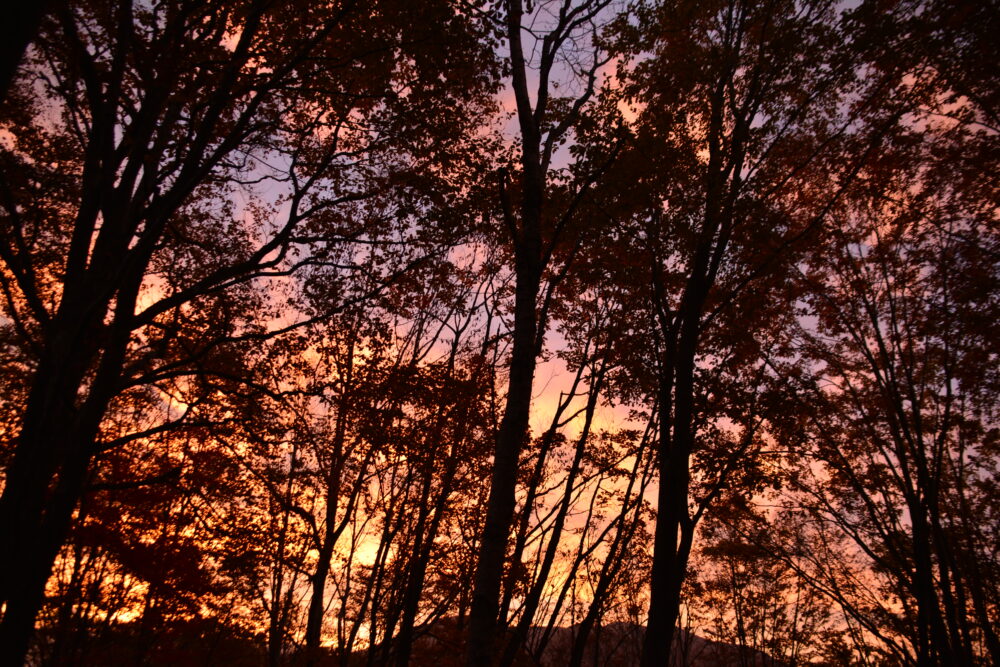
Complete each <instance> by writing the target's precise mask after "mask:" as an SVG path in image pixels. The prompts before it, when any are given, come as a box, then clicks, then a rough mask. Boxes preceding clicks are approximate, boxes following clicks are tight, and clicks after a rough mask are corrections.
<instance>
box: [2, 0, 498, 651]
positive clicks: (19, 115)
mask: <svg viewBox="0 0 1000 667" xmlns="http://www.w3.org/2000/svg"><path fill="white" fill-rule="evenodd" d="M290 8H292V9H294V11H287V10H288V9H290ZM409 11H410V9H408V8H407V7H405V6H395V5H392V4H391V3H386V4H385V5H384V6H381V9H380V11H379V12H377V13H364V12H359V11H358V10H357V8H356V7H355V6H354V5H353V4H351V3H348V4H345V5H342V6H308V7H306V6H304V5H299V4H295V3H290V4H286V3H275V2H270V1H268V0H258V1H255V2H247V3H228V4H213V5H212V6H210V7H209V6H205V7H201V6H193V5H189V4H184V3H166V4H159V5H155V6H152V7H146V6H141V7H133V5H132V3H130V2H122V3H113V2H109V3H98V4H94V3H85V4H83V5H68V6H65V7H63V8H62V9H61V10H60V11H59V12H58V13H57V15H56V16H54V17H50V18H49V19H48V20H47V21H46V22H45V24H44V27H43V30H42V34H41V36H40V37H39V38H38V40H37V41H36V43H35V44H36V46H35V51H34V53H36V55H35V56H34V58H33V60H32V63H31V66H30V67H25V68H22V70H21V79H20V81H19V83H18V85H16V87H15V88H14V89H13V90H12V91H11V94H10V95H9V98H8V100H7V103H6V106H5V111H4V115H5V119H6V121H5V122H6V132H7V133H8V135H9V136H10V142H9V143H8V145H6V146H5V149H4V156H3V159H4V166H3V169H4V187H3V206H4V220H3V236H4V243H3V249H2V252H3V254H2V258H3V262H4V269H3V287H4V295H5V299H6V303H5V313H6V315H7V317H8V318H9V321H10V329H11V330H12V331H13V332H14V334H15V335H16V337H17V340H18V345H19V346H20V349H21V351H22V353H23V355H24V358H25V359H26V360H28V361H26V364H28V365H30V367H31V371H30V373H31V379H30V381H29V382H28V388H27V394H26V395H25V396H24V398H23V403H21V404H20V405H19V406H18V407H17V410H18V413H19V420H18V421H19V423H18V425H17V427H16V428H17V432H16V440H15V441H14V442H13V443H12V445H11V446H12V454H11V455H10V459H9V463H8V464H7V466H6V469H5V476H4V489H3V496H2V499H0V534H2V535H3V536H4V542H5V543H6V544H8V545H10V548H8V549H6V550H5V552H4V562H3V574H2V579H0V584H2V585H0V596H2V600H3V601H4V603H5V612H4V617H3V622H2V626H0V637H2V647H3V648H2V651H3V656H4V660H8V661H12V662H17V661H19V660H20V658H21V656H23V655H24V652H25V650H26V647H27V642H28V637H29V636H30V633H31V629H32V625H33V623H34V618H35V614H36V612H37V610H38V608H39V605H40V604H41V599H42V594H43V590H44V586H45V581H46V579H47V578H48V575H49V572H50V569H51V566H52V562H53V559H54V558H55V557H56V554H57V553H58V550H59V548H60V546H61V544H62V543H63V542H64V540H65V537H66V535H67V532H68V530H69V526H70V524H71V522H72V517H73V513H74V509H75V508H76V506H77V503H78V500H79V498H80V495H81V493H82V490H83V488H84V485H85V484H86V481H87V479H88V477H89V476H90V475H91V474H92V473H93V471H94V468H93V464H94V457H95V454H96V452H97V451H99V450H100V449H102V448H106V447H108V446H110V445H112V444H114V443H110V442H106V441H102V427H103V422H104V418H105V416H106V414H107V412H108V408H109V405H110V404H111V403H112V402H113V401H114V400H116V397H117V396H119V395H121V393H122V392H123V391H128V390H135V391H139V388H141V387H147V388H148V387H151V386H152V385H154V384H155V382H156V381H158V380H163V379H164V378H167V377H175V378H177V377H185V376H187V377H190V376H191V375H196V374H197V373H198V371H197V366H198V362H199V360H200V359H201V358H202V357H203V356H204V355H205V354H206V353H209V352H217V351H218V350H220V349H227V346H229V345H230V343H231V342H235V341H239V340H245V339H247V338H255V337H260V336H270V335H274V334H275V333H276V331H275V330H274V329H273V328H272V329H268V328H267V326H264V325H263V323H261V322H260V321H256V320H254V319H253V318H252V317H243V318H241V317H239V316H236V315H235V314H234V313H231V312H230V313H226V312H225V311H222V312H217V315H222V314H226V315H230V316H232V319H230V320H229V325H228V326H229V329H228V331H226V332H224V333H223V335H222V336H221V337H220V338H216V339H209V340H203V341H201V343H200V345H199V346H198V347H197V348H196V349H193V350H192V349H184V348H183V347H181V346H177V347H172V345H173V344H174V343H176V331H177V329H178V328H179V327H181V326H191V325H193V326H197V325H198V323H199V318H200V317H203V316H205V315H207V314H208V313H209V312H211V304H215V303H219V304H221V303H222V302H223V301H224V300H225V299H226V298H228V297H230V296H231V295H234V294H250V293H257V294H260V293H261V292H260V290H262V289H263V288H264V286H265V284H266V283H268V282H271V283H272V284H273V283H274V282H276V281H280V280H281V279H282V278H283V277H285V276H289V275H293V274H295V273H297V272H299V271H300V270H303V269H304V268H306V267H314V268H315V267H324V266H325V267H327V269H329V270H334V269H335V268H336V267H338V266H340V267H344V266H348V267H350V266H351V265H353V262H351V261H350V259H351V251H350V250H348V248H349V246H350V241H351V240H355V239H364V240H367V241H368V243H374V242H377V239H378V238H379V233H380V232H381V231H383V230H372V229H366V228H365V223H366V222H371V221H373V217H374V216H371V215H368V216H365V215H358V214H359V213H361V212H363V211H364V210H365V207H364V206H361V205H360V204H357V205H355V206H354V207H353V208H351V209H348V210H344V211H343V212H342V214H341V215H338V214H337V213H336V207H337V206H338V205H341V204H345V203H348V202H360V201H362V200H368V201H369V206H372V207H373V208H370V209H369V211H374V210H378V207H377V206H376V205H375V204H374V202H376V201H377V200H378V197H377V196H376V195H380V194H381V195H385V193H387V192H388V191H389V190H392V191H393V192H394V193H395V194H396V195H397V197H396V198H395V200H394V204H396V206H390V207H385V208H383V209H381V210H382V211H384V212H388V211H394V212H395V218H394V219H395V222H396V223H397V225H396V226H395V229H396V230H399V229H400V228H405V227H407V226H411V225H412V220H413V218H414V216H416V215H417V209H418V208H419V207H423V206H425V205H426V202H427V201H428V200H427V198H426V197H424V196H422V195H420V194H419V192H420V188H419V181H417V180H411V181H409V182H407V180H406V178H405V177H403V175H402V174H403V173H404V171H405V170H406V169H407V168H409V167H415V166H416V167H419V166H420V162H421V161H420V160H417V159H413V160H411V159H410V157H411V156H413V155H414V154H415V153H414V151H416V150H417V149H418V147H419V152H420V155H421V158H422V160H423V162H424V163H426V161H427V160H434V159H436V158H433V157H428V156H432V155H433V156H439V155H440V156H443V157H442V159H441V160H439V161H438V163H439V164H440V165H441V167H442V169H443V170H444V171H447V168H448V165H449V164H454V163H453V162H449V160H453V153H449V151H452V150H453V149H454V148H455V147H456V145H457V142H456V140H457V139H459V135H458V134H456V133H455V132H454V128H455V119H450V120H451V122H450V123H449V127H448V131H447V134H444V133H438V132H435V131H433V130H431V131H428V129H430V128H433V127H435V125H434V123H432V122H426V121H427V120H428V119H434V118H437V117H439V116H440V114H439V113H438V109H439V106H438V105H440V104H442V103H443V104H448V105H452V106H453V108H454V107H458V108H462V107H463V106H465V105H467V104H473V103H475V101H476V100H481V99H482V97H481V91H482V90H483V87H484V86H485V87H486V88H489V85H490V84H489V81H490V72H491V70H490V68H489V67H488V63H489V62H490V61H491V59H490V56H489V53H488V52H486V51H485V50H484V46H485V45H486V43H487V42H486V41H485V40H480V39H479V36H480V35H479V33H476V30H475V29H473V28H471V26H472V23H471V22H470V21H469V20H468V17H467V16H466V15H464V14H462V13H461V12H455V11H453V9H452V8H451V6H450V5H448V4H447V3H442V4H440V5H438V6H436V7H435V8H434V11H436V12H437V13H438V15H439V16H440V17H441V19H442V20H441V22H440V24H439V25H438V26H436V27H435V30H443V31H444V32H445V34H448V35H449V36H450V38H451V39H450V40H449V44H450V45H451V46H452V47H454V46H456V45H459V44H460V45H462V46H461V47H460V48H451V49H449V50H447V51H445V50H444V49H438V50H437V51H435V50H434V49H430V48H427V46H426V38H427V36H428V33H427V32H426V30H425V31H424V32H423V33H421V27H420V26H421V25H422V24H421V23H420V22H414V21H413V20H412V16H411V15H410V14H409ZM417 44H420V45H421V46H420V50H419V53H414V57H413V58H412V59H405V58H404V59H397V56H398V55H399V53H409V52H411V47H413V46H415V45H417ZM466 46H467V47H470V48H471V49H472V51H474V52H475V53H471V52H468V51H464V50H463V48H464V47H466ZM160 54H170V57H169V58H163V57H160ZM473 64H474V65H473ZM442 71H444V72H447V73H455V74H459V73H460V76H461V77H469V78H462V80H461V84H460V85H457V86H454V87H453V85H452V84H453V81H454V80H453V79H450V78H449V77H447V76H446V77H444V78H443V79H442V77H441V76H440V73H441V72H442ZM36 82H37V85H35V83H36ZM50 110H52V111H50ZM465 117H468V116H465V115H462V114H458V118H465ZM438 127H440V126H438ZM415 128H419V134H417V133H415ZM11 143H12V145H11ZM431 143H434V145H435V148H434V149H429V148H428V147H429V146H430V144H431ZM269 188H273V189H272V190H271V191H270V192H268V189H269ZM237 193H242V195H243V196H246V197H248V200H247V201H248V203H247V205H246V206H244V207H242V210H239V207H238V206H237V204H236V200H235V199H234V198H235V197H238V196H239V195H238V194H237ZM437 195H438V197H440V192H439V193H437ZM279 199H280V201H281V205H280V206H279V205H278V203H277V201H278V200H279ZM439 201H440V199H439ZM385 231H386V232H387V235H388V230H385ZM411 248H412V249H414V250H417V247H416V246H412V245H411ZM395 268H397V269H398V268H399V267H398V266H397V267H395ZM392 272H393V271H391V270H390V271H389V273H392ZM361 296H363V295H356V294H355V295H353V296H346V295H345V300H346V299H350V298H355V299H357V298H360V297H361ZM324 315H325V314H315V315H314V317H315V318H319V317H322V316H324ZM150 341H153V343H154V344H150ZM228 349H232V348H231V347H229V348H228ZM166 352H171V353H176V354H179V355H180V357H179V358H177V357H174V358H170V359H164V358H163V355H164V354H165V353H166ZM155 394H156V391H155V390H152V393H151V394H150V396H152V397H155ZM173 421H174V420H173V419H172V417H171V418H170V419H168V420H167V421H165V422H163V423H161V424H160V425H158V426H154V427H152V428H153V430H154V431H155V432H158V431H160V430H162V429H165V428H168V427H170V426H171V425H172V423H173ZM147 431H148V429H147ZM141 435H142V434H141V433H135V434H133V435H132V436H130V439H136V438H138V437H140V436H141Z"/></svg>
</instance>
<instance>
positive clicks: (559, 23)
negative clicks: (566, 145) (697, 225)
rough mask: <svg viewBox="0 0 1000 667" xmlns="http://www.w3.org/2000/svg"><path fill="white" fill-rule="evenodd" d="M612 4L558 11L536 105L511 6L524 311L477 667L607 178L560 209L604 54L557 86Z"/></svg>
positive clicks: (496, 466) (500, 461)
mask: <svg viewBox="0 0 1000 667" xmlns="http://www.w3.org/2000/svg"><path fill="white" fill-rule="evenodd" d="M609 4H610V0H587V1H585V2H582V3H579V4H576V5H574V3H572V2H571V1H570V0H566V1H565V2H561V3H558V4H557V6H556V9H555V11H553V12H552V17H553V21H554V22H553V25H552V27H551V29H550V30H549V31H548V33H547V35H546V36H545V37H544V38H543V39H542V40H541V50H540V54H539V61H538V68H539V69H538V88H537V91H536V92H535V95H534V99H532V95H531V92H530V91H529V79H528V70H529V66H530V65H531V63H530V59H529V56H528V55H527V53H528V52H527V51H526V49H525V48H524V46H523V42H522V40H523V38H524V35H525V34H529V35H530V34H531V33H530V32H526V30H525V28H524V26H523V25H522V22H523V20H524V7H523V5H522V2H521V0H510V1H509V2H507V3H505V8H504V9H505V16H504V25H505V34H506V38H507V45H508V48H509V50H510V62H509V67H510V73H511V88H512V90H513V93H514V100H515V105H516V116H517V122H518V127H519V129H520V135H519V140H518V143H519V145H518V148H519V152H520V155H519V156H518V158H519V160H518V161H519V164H518V168H517V171H516V172H515V173H517V175H518V176H519V179H518V182H517V184H516V188H515V186H512V184H511V182H510V178H509V176H508V170H507V169H506V168H501V169H500V170H499V173H498V178H499V184H498V185H499V199H500V201H499V207H500V210H501V214H502V221H503V225H504V227H505V229H506V231H507V232H508V233H509V237H510V238H509V243H510V248H511V251H512V255H513V258H512V259H513V266H514V276H515V285H514V306H513V311H514V312H513V326H512V328H511V332H510V335H511V353H510V355H511V356H510V362H509V365H508V370H509V379H508V385H507V395H506V403H505V407H504V413H503V418H502V420H501V422H500V427H499V430H498V432H497V436H496V450H495V456H494V463H493V474H492V479H491V481H490V497H489V503H488V505H487V509H486V522H485V525H484V527H483V533H482V538H481V540H480V548H479V559H478V562H477V565H476V577H475V587H474V591H473V599H472V610H471V618H470V630H469V642H468V655H467V658H468V664H469V665H470V666H471V665H477V666H478V665H485V664H489V663H490V662H491V661H492V660H493V652H494V646H495V645H496V641H497V637H496V630H497V624H498V623H499V624H500V625H501V626H502V625H503V624H504V622H505V619H498V618H497V616H498V606H499V600H500V587H501V582H502V579H503V570H504V561H505V556H506V552H507V539H508V533H509V529H510V525H511V521H512V519H513V516H514V509H515V501H516V499H515V493H516V488H517V469H518V464H519V460H520V454H521V451H522V449H523V447H524V443H525V439H526V437H527V432H528V422H529V414H530V408H531V394H532V384H533V380H534V372H535V366H536V362H537V357H538V354H539V352H540V350H541V348H542V345H543V340H544V335H545V331H546V327H547V320H548V307H549V303H550V300H551V295H552V290H553V289H554V288H555V286H556V285H557V284H558V282H559V281H560V280H561V278H562V276H563V275H565V270H566V268H568V266H569V264H571V262H572V256H573V254H574V252H575V251H569V252H568V256H567V255H566V253H567V251H568V250H569V248H573V245H572V243H570V242H569V241H568V237H569V236H570V232H571V229H572V223H573V220H574V217H575V213H576V208H577V206H578V205H579V203H580V201H581V200H582V199H583V198H584V197H586V195H587V193H588V190H589V188H590V186H591V185H592V183H593V181H594V180H595V179H596V178H597V177H598V175H599V173H600V168H598V169H596V170H593V171H590V172H588V173H584V174H580V175H577V174H567V176H568V178H567V179H566V180H567V182H566V184H565V186H564V187H565V189H566V191H567V193H566V196H565V197H564V198H561V199H560V200H556V201H553V198H552V196H551V193H550V188H551V187H552V185H553V175H552V173H551V171H552V169H553V165H552V162H553V158H554V156H555V153H556V151H557V150H558V149H559V147H560V146H561V145H562V144H563V142H565V141H566V140H568V138H569V136H570V133H571V131H572V130H573V128H574V126H575V125H576V123H577V122H578V121H579V118H580V115H581V113H582V112H583V109H584V107H585V105H586V104H587V102H588V101H589V100H590V98H591V97H592V96H593V94H594V91H595V86H596V82H597V74H598V70H599V68H600V67H601V66H602V65H603V64H604V63H603V61H602V59H601V54H600V51H595V52H594V53H593V55H592V57H590V58H585V59H584V60H583V64H582V65H580V66H579V69H580V70H582V71H579V72H574V73H575V74H577V75H578V76H580V77H581V78H582V79H583V85H582V92H580V93H579V95H578V96H576V97H556V96H554V95H553V94H552V92H553V85H554V82H553V78H552V77H553V76H554V73H555V67H556V65H557V63H558V62H559V58H560V56H563V57H565V49H567V48H570V47H571V46H572V45H573V44H574V41H575V40H577V39H586V37H587V36H588V35H590V34H592V33H593V32H595V31H596V28H595V25H596V21H597V20H598V17H599V16H600V15H601V12H602V11H604V10H605V8H606V7H607V6H608V5H609ZM546 11H547V12H548V11H551V10H550V9H547V10H546ZM574 176H575V178H574ZM515 193H516V194H515ZM517 195H519V197H520V198H519V199H516V198H515V197H516V196H517ZM557 202H558V203H557ZM557 257H561V259H562V262H563V267H562V270H559V271H554V272H553V275H552V277H551V278H550V279H549V280H548V285H547V288H546V289H544V290H543V280H544V278H545V275H546V271H547V270H548V269H549V268H550V267H551V265H552V264H553V262H554V261H555V260H556V258H557ZM540 298H541V303H539V299H540Z"/></svg>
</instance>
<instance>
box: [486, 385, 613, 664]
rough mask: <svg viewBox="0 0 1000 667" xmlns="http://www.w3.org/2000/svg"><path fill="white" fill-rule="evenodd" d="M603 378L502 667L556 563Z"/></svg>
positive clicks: (523, 634) (524, 633)
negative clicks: (537, 570) (538, 566)
mask: <svg viewBox="0 0 1000 667" xmlns="http://www.w3.org/2000/svg"><path fill="white" fill-rule="evenodd" d="M602 379H603V368H602V369H600V370H599V371H598V372H597V373H596V374H595V377H593V378H592V379H591V386H590V395H589V396H588V398H587V408H586V412H585V416H584V423H583V428H582V430H581V432H580V437H579V438H578V439H577V444H576V452H575V453H574V455H573V462H572V463H571V464H570V469H569V472H568V474H567V475H566V483H565V490H564V491H563V497H562V502H561V504H560V507H559V511H558V513H557V515H556V518H555V521H554V524H553V526H552V534H551V536H550V537H549V543H548V545H547V547H546V549H545V555H544V557H543V559H542V565H541V568H540V569H539V572H538V575H537V577H536V578H535V582H534V585H532V587H531V590H530V591H529V592H528V596H527V598H526V599H525V601H524V606H523V609H522V611H521V619H520V621H519V622H518V624H517V628H516V630H515V632H514V636H513V637H512V638H511V640H510V642H509V643H508V644H507V649H506V650H505V651H504V654H503V657H502V659H501V661H500V664H501V665H504V667H509V666H510V665H512V664H513V663H514V659H515V658H516V656H517V651H518V649H519V648H520V647H521V646H522V645H523V644H524V642H525V640H526V639H527V638H528V631H529V630H530V628H531V624H532V622H533V621H534V618H535V612H536V611H537V609H538V604H539V602H540V601H541V599H542V592H543V591H544V590H545V582H546V581H547V580H548V577H549V571H550V570H551V569H552V564H553V563H554V562H555V559H556V554H557V552H558V550H559V540H560V538H561V537H562V531H563V525H564V524H565V522H566V517H567V516H568V515H569V509H570V505H571V503H572V498H573V487H574V485H575V484H576V478H577V475H578V474H579V472H580V467H581V465H582V463H583V454H584V451H585V449H586V446H587V440H588V438H589V437H590V427H591V424H592V423H593V421H594V411H595V410H596V408H597V399H598V397H599V396H600V392H601V385H602Z"/></svg>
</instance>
